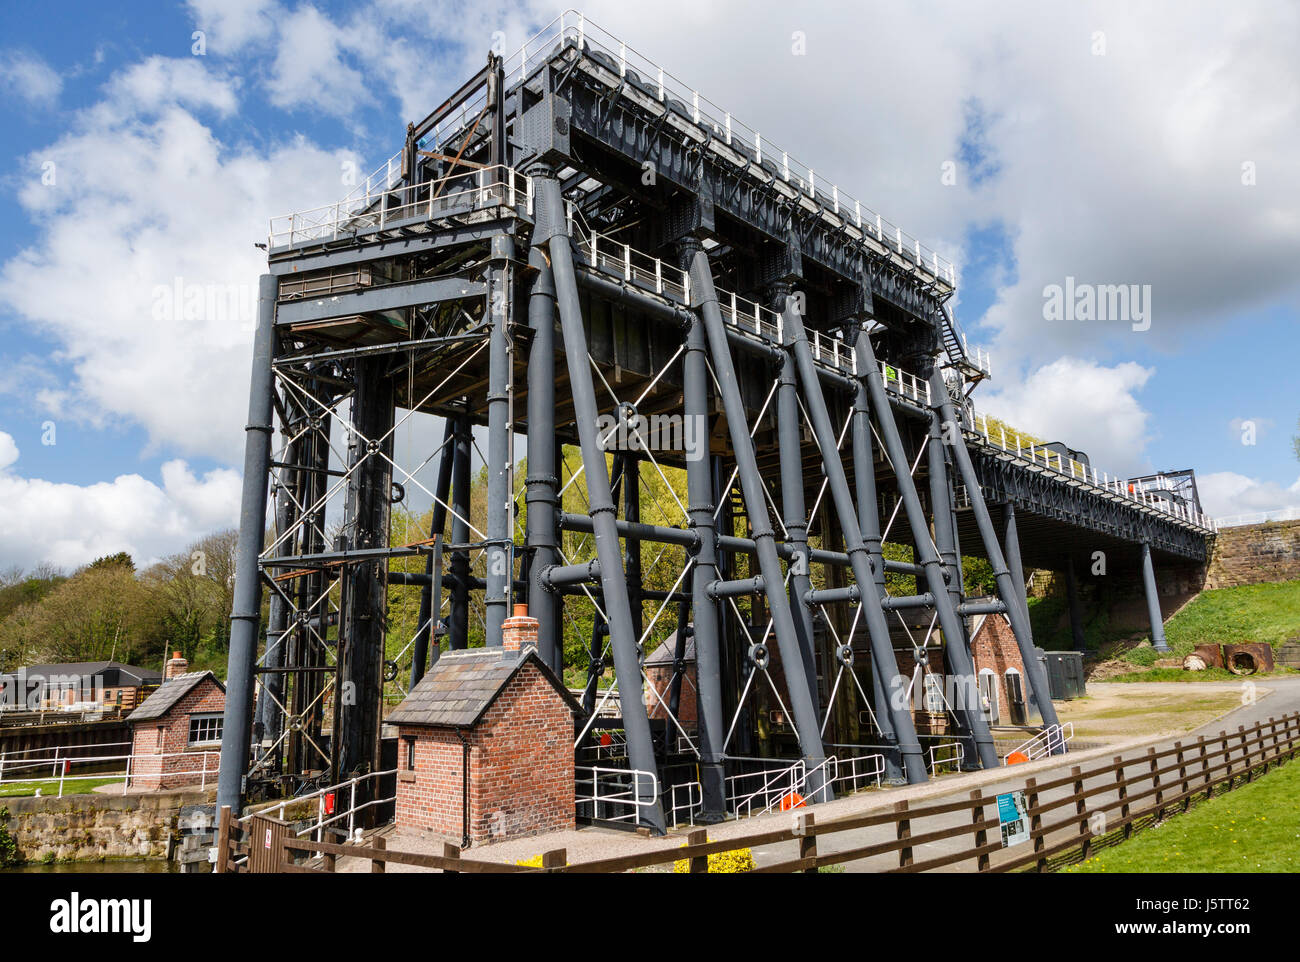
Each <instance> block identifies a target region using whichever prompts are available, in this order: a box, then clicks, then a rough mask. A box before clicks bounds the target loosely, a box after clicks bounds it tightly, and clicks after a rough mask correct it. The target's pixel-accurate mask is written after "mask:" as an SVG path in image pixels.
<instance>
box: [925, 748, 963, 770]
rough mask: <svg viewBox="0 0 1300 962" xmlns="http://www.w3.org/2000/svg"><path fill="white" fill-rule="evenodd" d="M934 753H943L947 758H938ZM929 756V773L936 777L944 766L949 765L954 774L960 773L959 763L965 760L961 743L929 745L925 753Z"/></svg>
mask: <svg viewBox="0 0 1300 962" xmlns="http://www.w3.org/2000/svg"><path fill="white" fill-rule="evenodd" d="M936 752H941V753H945V754H946V756H947V757H944V758H940V757H938V755H936V754H935V753H936ZM926 754H928V755H929V756H930V772H931V774H934V775H938V774H939V773H940V772H941V771H942V770H943V767H944V766H945V765H951V766H952V770H953V771H954V772H958V771H961V763H962V761H963V760H964V759H965V758H966V752H965V750H964V749H963V748H962V747H961V742H954V741H949V742H940V743H939V744H937V745H931V746H930V749H929V751H928V752H927V753H926Z"/></svg>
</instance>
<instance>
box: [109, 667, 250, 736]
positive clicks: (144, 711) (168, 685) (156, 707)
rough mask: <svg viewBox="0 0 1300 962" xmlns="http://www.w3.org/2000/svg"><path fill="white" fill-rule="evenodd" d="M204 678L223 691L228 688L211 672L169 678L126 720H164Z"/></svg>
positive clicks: (196, 672)
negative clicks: (210, 680) (213, 682)
mask: <svg viewBox="0 0 1300 962" xmlns="http://www.w3.org/2000/svg"><path fill="white" fill-rule="evenodd" d="M204 678H211V679H212V680H213V681H215V682H216V683H217V687H218V688H220V689H221V690H222V691H225V690H226V686H225V685H223V684H221V682H220V681H219V680H218V679H217V676H216V675H214V674H212V672H210V671H192V672H190V673H189V674H186V675H177V676H176V677H175V678H168V679H167V680H166V681H165V682H163V683H162V687H160V688H159V689H158V690H157V691H155V692H154V693H153V694H152V695H150V696H149V697H148V698H146V699H145V700H144V701H142V702H141V703H140V707H139V708H137V709H136V710H135V711H133V712H131V714H129V715H127V716H126V720H127V721H129V722H131V723H132V724H134V723H135V722H142V721H152V720H154V719H155V718H162V717H163V715H166V714H167V713H168V712H169V711H171V710H172V709H173V708H175V707H176V703H177V702H178V701H180V700H181V699H182V698H184V697H185V696H186V695H188V694H189V693H190V692H191V691H193V690H194V686H195V685H197V684H198V683H199V682H201V681H202V680H203V679H204Z"/></svg>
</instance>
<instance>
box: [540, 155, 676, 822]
mask: <svg viewBox="0 0 1300 962" xmlns="http://www.w3.org/2000/svg"><path fill="white" fill-rule="evenodd" d="M533 183H534V186H535V190H534V196H535V209H536V211H537V227H536V229H535V231H534V236H533V243H535V244H540V243H545V244H547V245H548V247H549V250H550V254H551V269H552V271H553V273H554V277H555V294H556V302H557V306H558V308H559V311H560V330H561V331H562V332H563V334H564V353H565V358H566V360H567V361H568V369H569V386H570V390H571V392H572V395H573V410H574V420H575V421H576V422H577V428H578V438H579V441H580V442H581V447H582V463H583V468H584V470H585V472H586V475H587V494H588V500H589V503H590V505H591V509H590V513H591V520H592V526H593V528H594V531H595V540H596V557H597V559H598V560H599V561H600V582H601V593H602V595H603V598H604V604H605V614H606V616H607V617H608V618H609V633H610V642H611V647H612V648H613V649H614V670H615V671H616V672H617V673H618V693H619V701H620V703H621V709H622V712H623V731H624V732H625V733H626V735H627V751H628V760H629V761H630V762H631V765H632V768H634V769H637V770H639V771H643V772H648V773H651V774H653V775H654V776H655V778H656V780H657V778H658V763H657V761H656V759H655V753H654V744H653V742H652V741H651V738H650V721H649V719H648V718H647V717H646V710H645V702H644V701H643V700H642V695H641V658H640V646H639V645H638V643H637V642H638V639H637V636H636V634H635V629H634V628H633V625H632V608H631V604H630V602H629V600H628V593H627V581H626V572H625V571H624V568H623V553H622V550H621V548H620V546H619V540H618V526H617V524H616V523H615V522H616V518H617V513H618V512H617V509H616V508H615V506H614V498H613V493H612V492H611V490H610V484H609V470H608V468H607V467H606V462H605V451H604V449H603V448H602V447H601V444H600V438H599V436H598V433H597V429H596V417H597V414H598V410H599V409H598V408H597V406H596V389H595V386H594V385H593V383H592V379H591V366H590V364H589V362H588V352H587V332H586V327H585V324H584V322H583V318H582V304H581V302H580V301H579V300H578V284H577V280H576V278H575V277H574V272H573V250H572V247H571V244H572V241H571V240H570V238H569V235H568V231H567V230H566V225H565V218H564V200H563V198H562V196H561V194H560V183H559V181H557V180H555V179H554V178H551V177H540V176H539V177H535V178H534V179H533ZM635 789H636V792H637V795H638V798H639V800H640V802H641V806H640V807H638V809H637V821H638V822H641V823H642V824H645V825H648V826H650V827H651V828H652V829H653V830H654V831H656V832H658V833H662V832H663V831H664V830H665V827H664V826H665V823H664V814H663V806H662V803H661V802H660V800H659V799H658V798H657V797H656V795H655V791H654V789H653V787H652V786H651V784H650V783H649V782H648V781H647V780H646V779H645V778H638V779H637V780H636V782H635Z"/></svg>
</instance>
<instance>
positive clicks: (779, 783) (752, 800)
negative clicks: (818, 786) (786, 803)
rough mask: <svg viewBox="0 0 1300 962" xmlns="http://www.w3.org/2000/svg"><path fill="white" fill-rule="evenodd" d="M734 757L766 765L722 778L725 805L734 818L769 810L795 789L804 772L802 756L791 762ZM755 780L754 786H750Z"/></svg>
mask: <svg viewBox="0 0 1300 962" xmlns="http://www.w3.org/2000/svg"><path fill="white" fill-rule="evenodd" d="M736 760H737V761H745V762H759V763H762V764H764V765H767V766H769V767H767V768H765V769H761V770H759V771H756V772H741V773H740V774H739V775H728V776H727V778H726V781H725V784H726V798H727V809H728V811H730V812H731V813H732V814H733V815H735V816H736V817H737V818H739V817H741V816H742V815H746V816H748V815H753V814H754V809H755V808H757V809H758V811H759V813H760V814H761V813H762V812H766V811H770V810H771V807H772V805H774V804H779V803H780V801H781V799H783V798H785V797H786V796H787V795H789V794H790V793H791V792H793V791H794V790H795V787H796V785H798V784H800V779H801V778H802V777H803V775H804V772H805V766H804V762H803V759H800V760H798V761H796V762H794V763H792V764H791V763H789V762H788V761H787V760H782V759H772V758H744V759H736ZM755 782H757V783H758V787H757V788H751V787H750V786H751V785H752V784H753V783H755Z"/></svg>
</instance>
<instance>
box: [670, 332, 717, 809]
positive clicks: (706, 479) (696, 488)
mask: <svg viewBox="0 0 1300 962" xmlns="http://www.w3.org/2000/svg"><path fill="white" fill-rule="evenodd" d="M707 351H708V338H707V336H706V335H705V333H704V322H703V321H702V320H700V318H699V316H698V315H695V316H693V317H692V319H691V321H690V326H689V327H688V328H687V330H686V352H685V354H684V355H683V359H682V408H683V415H684V416H685V423H684V431H683V436H684V437H683V440H684V443H685V446H686V451H685V454H686V501H687V514H689V515H690V519H691V529H692V532H693V533H694V535H695V538H696V547H695V567H694V568H693V569H692V571H691V619H692V626H693V627H692V631H693V637H694V639H695V673H696V684H697V692H698V701H699V706H698V708H699V711H698V712H697V714H698V718H699V720H698V724H699V738H700V787H701V790H702V794H703V818H704V820H705V821H707V822H716V821H721V820H722V819H723V818H724V817H725V816H726V805H727V799H726V780H725V772H724V769H723V761H722V754H723V751H722V750H723V745H722V740H723V738H724V733H725V730H724V723H723V717H722V716H723V708H722V656H721V645H720V642H719V634H720V633H719V630H718V629H719V620H718V603H717V602H716V601H715V600H713V599H712V598H710V597H709V593H708V587H709V585H710V584H712V583H713V582H715V581H717V580H718V544H717V530H716V528H715V526H714V520H713V510H714V507H715V506H714V504H713V478H712V473H711V467H710V465H711V462H710V458H709V369H708V354H707ZM685 628H686V625H685V622H684V621H682V620H680V619H679V620H678V624H677V633H678V642H679V644H678V650H679V651H681V650H683V649H682V646H681V644H680V642H681V641H682V638H683V634H684V632H685Z"/></svg>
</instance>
